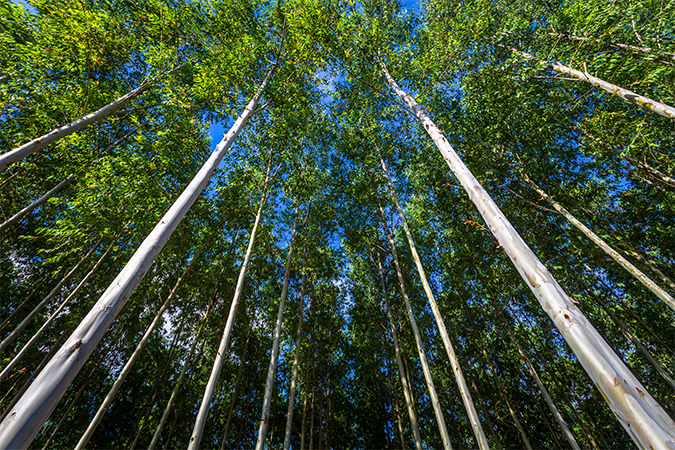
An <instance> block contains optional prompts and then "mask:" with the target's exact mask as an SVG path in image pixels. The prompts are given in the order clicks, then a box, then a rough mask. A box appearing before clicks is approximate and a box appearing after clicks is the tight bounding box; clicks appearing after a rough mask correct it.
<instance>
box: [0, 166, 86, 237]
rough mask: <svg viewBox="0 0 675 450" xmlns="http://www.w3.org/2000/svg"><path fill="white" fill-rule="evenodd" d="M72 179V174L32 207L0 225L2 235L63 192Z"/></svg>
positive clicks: (32, 204) (27, 207)
mask: <svg viewBox="0 0 675 450" xmlns="http://www.w3.org/2000/svg"><path fill="white" fill-rule="evenodd" d="M72 179H73V175H72V174H70V175H68V176H67V177H66V179H65V180H63V181H61V182H60V183H59V184H57V185H56V186H54V187H53V188H52V189H50V190H49V191H48V192H47V193H46V194H45V195H43V196H42V197H40V198H38V199H37V200H35V201H34V202H33V203H31V204H30V205H28V206H26V207H25V208H24V209H22V210H21V211H19V212H18V213H16V214H14V215H13V216H12V217H10V218H9V219H7V220H6V221H5V222H4V223H2V224H0V233H2V232H3V231H5V230H6V229H7V228H9V227H11V226H12V225H14V224H15V223H17V222H18V221H20V220H21V219H23V218H24V217H25V216H26V215H28V213H30V212H31V211H33V210H34V209H35V208H37V207H38V206H40V205H42V204H43V203H45V202H46V201H47V200H49V199H50V198H52V197H53V196H54V195H56V194H57V193H58V192H59V191H61V189H63V188H64V187H66V185H67V184H68V183H70V182H71V181H72Z"/></svg>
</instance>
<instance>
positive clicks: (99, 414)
mask: <svg viewBox="0 0 675 450" xmlns="http://www.w3.org/2000/svg"><path fill="white" fill-rule="evenodd" d="M209 242H211V239H207V240H206V242H204V243H203V244H202V245H201V247H199V249H198V250H197V252H196V253H195V255H194V256H193V257H192V260H190V263H189V264H188V266H187V268H186V269H185V271H184V272H183V274H182V275H181V276H180V277H179V278H178V280H177V281H176V284H175V285H174V287H173V289H172V290H171V292H170V293H169V295H168V296H167V297H166V300H165V301H164V303H163V304H162V306H161V307H160V308H159V311H157V314H155V318H154V319H153V320H152V322H151V323H150V325H149V326H148V328H147V330H145V334H143V337H142V338H141V341H140V342H139V343H138V345H137V346H136V349H135V350H134V352H133V353H132V354H131V357H130V358H129V360H128V361H127V362H126V364H125V365H124V367H123V368H122V371H121V372H120V374H119V375H118V376H117V379H116V380H115V383H113V385H112V387H111V388H110V391H108V395H106V397H105V399H103V403H101V406H99V408H98V411H96V415H94V417H93V418H92V419H91V422H89V426H87V429H86V430H85V432H84V434H83V435H82V437H81V438H80V440H79V442H78V443H77V445H76V446H75V450H84V448H85V447H86V445H87V443H88V442H89V439H91V437H92V436H93V435H94V431H95V430H96V427H97V426H98V424H99V423H100V422H101V419H103V416H104V415H105V413H106V411H108V407H109V406H110V404H111V403H112V401H113V399H114V398H115V395H116V394H117V391H119V389H120V388H121V387H122V383H123V382H124V379H125V378H126V377H127V375H129V372H131V368H132V367H133V366H134V364H135V363H136V361H137V360H138V358H139V357H140V356H141V352H142V351H143V348H144V347H145V344H146V343H147V342H148V340H149V339H150V336H151V335H152V332H153V331H155V328H157V324H159V321H160V319H161V318H162V316H163V315H164V312H165V311H166V309H167V308H168V307H169V305H170V304H171V300H173V298H174V297H175V296H176V293H178V290H179V289H180V287H181V286H182V285H183V282H184V281H185V279H186V277H187V276H188V275H189V274H190V271H191V270H192V268H193V267H194V265H195V263H196V262H197V260H199V257H200V256H201V255H202V253H203V252H204V249H206V246H207V245H208V244H209ZM222 273H223V271H222V270H221V271H220V275H222ZM220 275H219V277H218V282H220ZM217 286H218V285H217V284H216V289H217Z"/></svg>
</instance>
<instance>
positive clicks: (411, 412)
mask: <svg viewBox="0 0 675 450" xmlns="http://www.w3.org/2000/svg"><path fill="white" fill-rule="evenodd" d="M377 271H378V272H379V274H380V284H381V285H382V296H383V297H384V304H385V307H386V309H387V318H388V319H389V330H390V331H391V339H392V341H393V343H394V353H395V355H396V364H397V365H398V373H399V375H400V377H401V385H402V387H403V398H404V399H405V404H406V410H407V411H408V418H409V419H410V428H411V429H412V432H413V437H414V439H415V448H416V449H417V450H422V438H421V436H420V428H419V422H418V420H417V414H416V413H415V405H414V403H413V399H412V394H411V392H410V384H409V381H408V375H407V373H406V371H405V368H404V367H403V359H402V358H401V347H400V346H399V342H398V336H397V333H396V324H395V322H394V315H393V314H392V312H391V305H390V304H389V295H388V294H387V286H386V283H385V281H384V272H383V270H382V263H381V261H380V255H379V252H378V255H377ZM401 437H403V434H401ZM401 444H402V446H403V447H404V448H405V442H404V441H401Z"/></svg>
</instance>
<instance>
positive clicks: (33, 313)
mask: <svg viewBox="0 0 675 450" xmlns="http://www.w3.org/2000/svg"><path fill="white" fill-rule="evenodd" d="M101 242H103V236H101V237H100V238H99V240H98V241H96V243H95V244H94V245H93V246H92V247H91V248H90V249H89V251H88V252H87V254H86V255H84V257H83V258H82V259H81V260H80V262H78V263H77V264H76V265H75V267H73V268H72V269H70V272H68V273H67V274H66V275H65V276H64V277H63V278H61V281H59V282H58V283H57V284H56V286H54V289H52V290H51V291H50V292H49V294H47V296H46V297H45V298H44V299H43V300H42V301H41V302H40V303H38V305H37V306H36V307H35V308H33V310H32V311H31V312H30V314H28V316H26V318H24V319H23V320H22V321H21V323H20V324H19V325H18V326H17V327H16V328H15V329H14V330H13V331H12V332H11V333H9V335H8V336H7V337H6V338H5V339H4V340H3V341H2V342H1V343H0V353H2V351H3V350H4V349H5V348H7V346H8V345H9V344H10V343H11V342H12V341H13V340H14V339H15V338H16V337H17V336H18V335H19V333H21V332H22V331H23V329H24V328H26V326H27V325H28V324H29V323H30V322H31V321H32V320H33V319H35V316H37V315H38V313H39V312H40V311H42V309H43V308H44V307H45V306H46V305H47V303H49V300H51V299H52V298H54V296H55V295H56V294H57V293H58V292H59V290H60V289H61V287H62V286H63V285H64V284H65V283H66V281H68V280H69V279H70V277H72V276H73V274H74V273H75V272H77V271H78V269H79V268H80V267H82V266H83V265H84V263H86V262H87V260H88V259H89V258H90V257H91V255H92V254H93V253H94V251H95V250H96V249H97V248H98V246H99V245H100V244H101ZM40 426H42V425H40ZM2 430H3V428H2V426H1V425H0V431H2ZM36 433H37V431H36ZM0 442H1V438H0ZM0 447H1V446H0Z"/></svg>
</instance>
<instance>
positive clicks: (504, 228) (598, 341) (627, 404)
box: [381, 63, 675, 450]
mask: <svg viewBox="0 0 675 450" xmlns="http://www.w3.org/2000/svg"><path fill="white" fill-rule="evenodd" d="M381 67H382V70H383V72H384V73H385V76H386V77H387V80H388V81H389V83H390V85H391V87H392V88H393V89H394V91H395V92H396V94H397V95H398V96H399V97H400V98H401V99H402V100H403V101H405V102H406V104H407V105H408V106H409V107H410V108H411V109H412V112H413V113H414V115H415V116H416V117H417V118H418V120H419V121H420V123H421V124H422V126H423V127H424V128H425V129H426V130H427V132H428V133H429V136H430V137H431V138H432V139H433V141H434V143H435V144H436V146H437V147H438V148H439V150H440V151H441V153H442V155H443V157H444V158H445V160H446V162H447V163H448V165H449V166H450V168H451V170H452V171H453V172H454V174H455V176H457V178H458V179H459V181H460V183H461V184H462V186H463V187H464V189H465V190H466V192H467V193H468V194H469V198H470V199H471V201H473V202H474V204H475V205H476V206H477V208H478V211H479V212H480V214H481V216H482V217H483V219H484V220H485V222H486V223H487V224H488V226H489V228H490V231H491V232H492V233H493V235H494V236H495V237H496V238H497V241H498V242H499V244H500V246H501V247H502V248H503V249H504V251H505V252H506V254H507V255H508V256H509V258H510V259H511V261H512V263H513V265H514V266H515V267H516V269H517V270H518V273H519V274H520V275H521V277H522V278H523V280H524V281H525V282H526V283H527V286H528V287H529V288H530V290H531V291H532V293H533V294H534V296H535V297H536V298H537V300H538V301H539V304H540V305H541V307H542V308H543V309H544V311H545V312H546V313H547V314H548V315H549V317H550V318H551V320H552V321H553V323H554V324H555V326H556V328H558V330H559V331H560V333H561V334H562V336H563V337H564V338H565V341H567V343H568V344H569V346H570V348H571V349H572V351H573V352H574V354H575V355H576V356H577V358H578V360H579V362H580V363H581V365H582V366H583V368H584V370H586V372H587V373H588V374H589V376H590V377H591V379H592V380H593V382H594V383H595V385H596V386H597V387H598V389H600V391H601V392H602V394H603V398H605V400H606V401H607V403H608V404H609V407H610V408H611V410H612V411H613V412H614V414H615V415H616V417H617V419H618V420H619V422H620V423H621V425H622V426H623V427H624V429H625V430H626V431H627V432H628V434H630V436H631V437H632V439H633V440H634V441H635V442H636V444H637V445H638V446H641V447H643V448H650V446H651V447H652V448H653V449H654V450H657V449H658V450H660V449H663V450H668V449H672V448H675V422H673V420H672V419H671V418H670V417H668V414H666V412H665V411H664V410H663V408H661V406H660V405H659V404H658V403H656V400H654V398H653V397H652V396H651V395H650V394H649V392H647V390H646V389H645V387H644V386H643V385H642V383H640V381H639V380H638V379H637V378H636V377H635V375H633V373H632V372H631V371H630V369H628V367H626V365H625V364H624V363H623V361H622V360H621V359H620V358H619V357H618V356H617V355H616V353H615V352H614V351H613V350H612V348H611V347H610V346H609V345H608V344H607V342H605V340H604V339H603V338H602V336H600V334H599V333H598V332H597V330H596V329H595V328H594V327H593V326H592V325H591V324H590V323H589V322H588V320H586V317H584V315H583V314H582V313H581V311H579V309H578V308H577V307H576V305H574V303H572V301H571V300H570V298H569V296H568V295H567V294H566V293H565V292H564V291H563V289H562V288H561V287H560V285H558V282H557V281H556V280H555V279H554V278H553V276H552V275H551V274H550V273H549V271H548V270H547V269H546V267H545V266H544V265H543V264H542V263H541V261H539V258H537V256H536V255H535V254H534V253H533V252H532V250H530V248H529V247H528V246H527V244H526V243H525V241H523V239H522V238H521V237H520V235H519V234H518V233H517V232H516V230H515V228H513V225H511V223H510V222H509V221H508V220H507V219H506V217H505V216H504V214H503V213H502V212H501V211H500V210H499V208H498V207H497V205H496V204H495V203H494V201H493V200H492V199H491V198H490V196H489V195H488V193H487V192H486V191H485V189H483V187H482V186H481V185H480V184H479V183H478V180H476V178H475V177H474V176H473V174H472V173H471V172H470V171H469V169H468V168H467V167H466V166H465V165H464V163H463V162H462V161H461V160H460V159H459V156H458V155H457V153H455V151H454V149H453V148H452V146H451V145H450V144H449V143H448V141H447V140H446V139H445V137H444V136H443V134H442V133H441V131H440V130H439V129H438V127H437V126H436V125H435V124H434V123H433V122H432V121H431V118H430V117H429V116H428V115H427V113H426V112H425V111H424V110H423V109H422V108H421V107H420V106H419V105H418V104H417V102H415V100H414V99H413V98H412V97H411V96H410V95H408V94H406V93H405V92H403V90H401V88H400V87H399V86H398V84H396V82H395V81H394V79H393V78H392V77H391V75H390V74H389V72H388V71H387V68H386V66H384V64H383V63H381Z"/></svg>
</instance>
